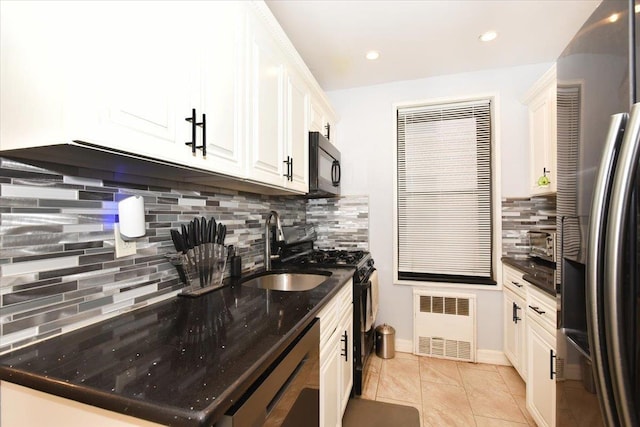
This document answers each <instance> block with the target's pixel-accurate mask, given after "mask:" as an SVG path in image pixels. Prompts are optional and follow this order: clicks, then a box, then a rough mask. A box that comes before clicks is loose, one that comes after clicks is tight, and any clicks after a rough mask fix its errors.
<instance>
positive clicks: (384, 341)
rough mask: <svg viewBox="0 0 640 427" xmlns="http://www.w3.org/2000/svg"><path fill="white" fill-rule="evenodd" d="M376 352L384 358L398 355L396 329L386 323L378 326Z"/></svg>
mask: <svg viewBox="0 0 640 427" xmlns="http://www.w3.org/2000/svg"><path fill="white" fill-rule="evenodd" d="M376 354H377V355H378V357H381V358H383V359H393V356H395V355H396V330H395V329H393V327H392V326H389V325H387V324H386V323H385V324H384V325H379V326H378V327H377V328H376Z"/></svg>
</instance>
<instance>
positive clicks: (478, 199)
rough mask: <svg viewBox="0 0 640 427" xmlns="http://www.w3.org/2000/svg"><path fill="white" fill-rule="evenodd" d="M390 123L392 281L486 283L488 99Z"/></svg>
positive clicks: (405, 114) (489, 279)
mask: <svg viewBox="0 0 640 427" xmlns="http://www.w3.org/2000/svg"><path fill="white" fill-rule="evenodd" d="M397 120H398V122H397V131H398V135H397V159H398V160H397V161H398V163H397V178H398V179H397V186H398V188H397V192H396V195H397V209H398V211H397V227H398V230H397V231H398V233H397V238H398V241H397V250H398V254H397V256H398V278H399V279H402V280H420V281H425V280H428V281H450V282H460V283H472V284H474V283H477V284H494V283H495V282H494V281H493V269H492V265H493V260H492V253H493V251H492V211H491V197H492V196H491V157H492V156H491V141H492V137H491V104H490V101H489V100H477V101H473V102H465V103H455V104H444V105H438V106H433V105H430V106H424V107H411V108H400V109H398V110H397Z"/></svg>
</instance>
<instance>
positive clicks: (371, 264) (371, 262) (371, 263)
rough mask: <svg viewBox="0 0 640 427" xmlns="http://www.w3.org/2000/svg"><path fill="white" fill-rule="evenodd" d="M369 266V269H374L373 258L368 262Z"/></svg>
mask: <svg viewBox="0 0 640 427" xmlns="http://www.w3.org/2000/svg"><path fill="white" fill-rule="evenodd" d="M367 265H368V266H369V267H373V258H371V259H370V260H369V261H367Z"/></svg>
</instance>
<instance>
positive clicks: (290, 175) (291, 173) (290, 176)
mask: <svg viewBox="0 0 640 427" xmlns="http://www.w3.org/2000/svg"><path fill="white" fill-rule="evenodd" d="M290 166H291V171H290V172H289V181H293V157H292V158H291V163H290Z"/></svg>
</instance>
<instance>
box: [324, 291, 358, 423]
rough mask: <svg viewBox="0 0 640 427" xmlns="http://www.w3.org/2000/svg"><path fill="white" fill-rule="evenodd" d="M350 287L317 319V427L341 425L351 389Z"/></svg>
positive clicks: (351, 327)
mask: <svg viewBox="0 0 640 427" xmlns="http://www.w3.org/2000/svg"><path fill="white" fill-rule="evenodd" d="M352 289H353V286H352V282H351V281H349V282H348V283H347V284H345V285H344V287H343V288H342V289H341V290H340V291H339V292H338V294H337V295H336V296H335V297H334V298H333V299H332V300H331V301H330V302H329V303H327V304H326V305H325V306H324V307H323V309H322V310H321V311H320V313H319V314H318V317H319V318H320V427H335V426H338V427H339V426H341V425H342V415H343V414H344V410H345V409H346V407H347V402H348V400H349V396H350V394H351V387H352V385H353V337H352V331H353V326H352V325H353V290H352Z"/></svg>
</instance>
